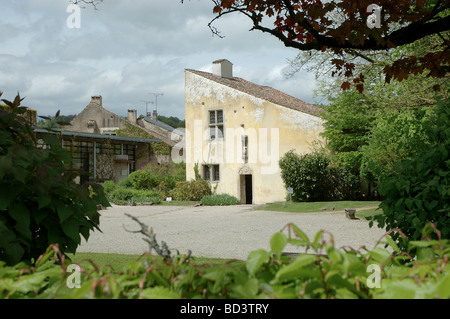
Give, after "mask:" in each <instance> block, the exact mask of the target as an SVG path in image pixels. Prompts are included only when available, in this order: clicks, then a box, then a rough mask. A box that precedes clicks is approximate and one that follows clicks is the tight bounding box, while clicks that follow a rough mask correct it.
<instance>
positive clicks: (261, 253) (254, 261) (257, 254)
mask: <svg viewBox="0 0 450 319" xmlns="http://www.w3.org/2000/svg"><path fill="white" fill-rule="evenodd" d="M269 258H270V254H269V253H268V252H267V251H265V250H264V249H259V250H255V251H252V252H251V253H250V254H249V255H248V257H247V262H246V264H245V267H246V268H247V271H248V272H249V274H250V275H251V276H253V275H254V274H255V273H256V271H257V270H258V269H259V268H260V267H261V265H262V264H264V263H265V262H266V261H267V260H268V259H269Z"/></svg>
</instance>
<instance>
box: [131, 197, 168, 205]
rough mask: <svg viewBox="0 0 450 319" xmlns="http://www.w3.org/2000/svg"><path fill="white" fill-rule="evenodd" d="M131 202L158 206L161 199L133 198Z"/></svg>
mask: <svg viewBox="0 0 450 319" xmlns="http://www.w3.org/2000/svg"><path fill="white" fill-rule="evenodd" d="M131 200H132V201H133V202H135V203H145V202H147V203H153V204H160V203H161V198H159V197H157V196H133V197H132V198H131Z"/></svg>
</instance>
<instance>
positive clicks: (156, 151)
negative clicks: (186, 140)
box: [64, 96, 184, 169]
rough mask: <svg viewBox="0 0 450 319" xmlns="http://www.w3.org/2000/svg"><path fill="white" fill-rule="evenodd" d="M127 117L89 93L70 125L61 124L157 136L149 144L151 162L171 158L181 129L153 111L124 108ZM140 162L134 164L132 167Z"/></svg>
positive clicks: (88, 130) (100, 131)
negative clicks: (143, 112) (146, 113)
mask: <svg viewBox="0 0 450 319" xmlns="http://www.w3.org/2000/svg"><path fill="white" fill-rule="evenodd" d="M127 116H128V118H124V117H122V116H119V115H117V114H115V113H113V112H111V111H109V110H108V109H106V108H105V107H103V101H102V97H101V96H92V97H91V102H90V103H89V104H88V105H87V106H86V107H85V108H84V109H83V110H82V111H81V112H80V113H79V114H78V115H77V116H76V117H75V118H73V119H72V121H70V124H71V125H70V126H66V127H64V130H66V131H72V132H83V133H94V134H102V135H116V136H126V137H140V138H147V139H158V140H161V143H152V144H149V145H148V147H149V152H150V154H151V158H150V160H149V162H152V163H159V164H161V163H168V162H170V160H171V154H172V151H173V152H174V153H175V150H172V149H173V147H174V146H175V145H177V147H179V146H178V145H180V141H182V138H183V134H184V133H183V132H182V131H181V130H177V129H174V128H173V127H171V126H169V125H167V124H165V123H162V122H160V121H158V120H157V116H158V115H157V113H156V112H153V114H152V116H141V117H139V118H138V117H137V111H136V110H128V112H127ZM139 168H141V166H136V169H139Z"/></svg>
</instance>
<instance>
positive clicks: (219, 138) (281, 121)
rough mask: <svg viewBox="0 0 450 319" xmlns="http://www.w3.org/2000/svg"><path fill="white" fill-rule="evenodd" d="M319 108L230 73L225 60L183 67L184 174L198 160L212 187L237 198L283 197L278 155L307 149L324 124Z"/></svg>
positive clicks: (190, 175) (250, 200)
mask: <svg viewBox="0 0 450 319" xmlns="http://www.w3.org/2000/svg"><path fill="white" fill-rule="evenodd" d="M319 111H320V110H319V109H318V108H317V107H315V106H314V105H311V104H309V103H306V102H304V101H301V100H299V99H296V98H294V97H292V96H289V95H287V94H285V93H282V92H280V91H278V90H275V89H273V88H270V87H267V86H260V85H257V84H254V83H251V82H248V81H246V80H244V79H241V78H238V77H233V70H232V64H231V63H230V62H229V61H228V60H218V61H214V62H213V73H207V72H201V71H196V70H191V69H186V70H185V112H186V133H185V135H186V139H185V144H186V150H185V152H186V163H187V167H186V170H187V179H193V178H194V166H195V165H196V164H197V165H198V167H199V170H200V173H201V174H202V176H203V177H204V178H205V179H207V180H209V181H210V182H211V183H212V185H213V187H216V192H217V193H219V194H220V193H227V194H230V195H233V196H236V197H237V198H240V200H241V203H248V204H250V203H253V204H263V203H268V202H275V201H283V200H285V198H286V195H287V191H286V188H285V185H284V183H283V181H282V179H281V172H280V169H279V164H278V163H279V159H280V158H281V157H282V156H283V155H284V154H285V153H286V152H288V151H289V150H292V149H293V150H295V151H296V152H297V153H306V152H310V148H311V146H312V143H313V142H314V141H316V140H320V137H319V134H320V132H321V131H322V130H323V126H322V123H323V122H322V119H321V118H320V116H319Z"/></svg>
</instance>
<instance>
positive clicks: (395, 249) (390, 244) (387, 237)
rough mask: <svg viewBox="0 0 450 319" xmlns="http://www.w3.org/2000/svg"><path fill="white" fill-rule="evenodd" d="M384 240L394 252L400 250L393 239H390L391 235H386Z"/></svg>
mask: <svg viewBox="0 0 450 319" xmlns="http://www.w3.org/2000/svg"><path fill="white" fill-rule="evenodd" d="M386 242H387V243H388V244H389V246H391V247H392V249H393V250H394V251H395V252H400V248H398V246H397V244H396V243H395V241H394V240H393V239H392V237H391V236H389V235H386Z"/></svg>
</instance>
